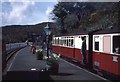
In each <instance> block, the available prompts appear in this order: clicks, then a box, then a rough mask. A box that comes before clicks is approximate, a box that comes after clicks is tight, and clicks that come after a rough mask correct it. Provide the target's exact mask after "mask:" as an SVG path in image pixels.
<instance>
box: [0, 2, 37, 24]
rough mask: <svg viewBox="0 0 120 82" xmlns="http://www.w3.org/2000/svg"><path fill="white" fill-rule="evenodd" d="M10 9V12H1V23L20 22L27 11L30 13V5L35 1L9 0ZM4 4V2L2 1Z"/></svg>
mask: <svg viewBox="0 0 120 82" xmlns="http://www.w3.org/2000/svg"><path fill="white" fill-rule="evenodd" d="M9 1H10V2H9V3H10V6H8V8H9V7H11V11H10V12H8V11H7V12H2V14H1V15H2V23H3V24H20V23H22V22H23V20H25V18H26V17H27V16H29V14H28V13H30V12H31V11H32V10H31V7H32V6H34V5H35V2H34V1H32V2H24V0H22V2H13V1H14V0H9ZM2 4H4V3H2Z"/></svg>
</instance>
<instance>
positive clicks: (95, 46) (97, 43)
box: [94, 36, 99, 51]
mask: <svg viewBox="0 0 120 82" xmlns="http://www.w3.org/2000/svg"><path fill="white" fill-rule="evenodd" d="M94 50H97V51H99V36H96V37H95V45H94Z"/></svg>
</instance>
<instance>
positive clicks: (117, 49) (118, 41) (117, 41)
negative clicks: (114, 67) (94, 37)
mask: <svg viewBox="0 0 120 82" xmlns="http://www.w3.org/2000/svg"><path fill="white" fill-rule="evenodd" d="M113 53H117V54H120V35H119V36H113Z"/></svg>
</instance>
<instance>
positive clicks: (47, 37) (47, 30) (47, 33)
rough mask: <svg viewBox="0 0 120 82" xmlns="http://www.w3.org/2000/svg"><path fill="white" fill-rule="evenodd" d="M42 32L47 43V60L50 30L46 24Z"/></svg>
mask: <svg viewBox="0 0 120 82" xmlns="http://www.w3.org/2000/svg"><path fill="white" fill-rule="evenodd" d="M44 31H45V34H46V42H47V57H48V58H49V49H48V47H49V38H50V35H51V29H50V27H49V26H48V24H47V25H46V27H44Z"/></svg>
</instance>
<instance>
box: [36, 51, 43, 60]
mask: <svg viewBox="0 0 120 82" xmlns="http://www.w3.org/2000/svg"><path fill="white" fill-rule="evenodd" d="M36 55H37V60H42V59H43V53H42V50H37V51H36Z"/></svg>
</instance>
